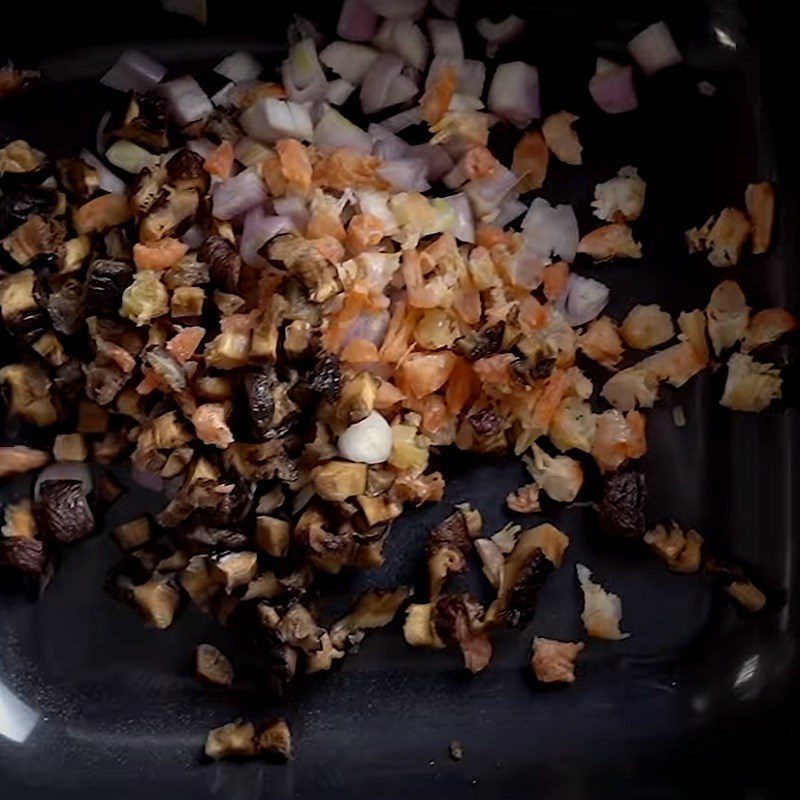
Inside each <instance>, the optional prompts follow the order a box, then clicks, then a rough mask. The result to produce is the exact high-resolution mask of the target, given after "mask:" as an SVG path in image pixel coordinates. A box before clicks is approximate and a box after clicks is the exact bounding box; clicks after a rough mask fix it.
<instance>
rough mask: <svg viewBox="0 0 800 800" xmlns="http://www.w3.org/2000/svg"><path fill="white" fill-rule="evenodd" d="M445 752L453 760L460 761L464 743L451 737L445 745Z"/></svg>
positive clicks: (462, 756) (462, 755)
mask: <svg viewBox="0 0 800 800" xmlns="http://www.w3.org/2000/svg"><path fill="white" fill-rule="evenodd" d="M447 752H448V754H449V756H450V758H452V759H453V761H461V759H462V758H464V743H463V742H460V741H459V740H458V739H453V740H452V741H451V742H450V744H449V745H448V747H447Z"/></svg>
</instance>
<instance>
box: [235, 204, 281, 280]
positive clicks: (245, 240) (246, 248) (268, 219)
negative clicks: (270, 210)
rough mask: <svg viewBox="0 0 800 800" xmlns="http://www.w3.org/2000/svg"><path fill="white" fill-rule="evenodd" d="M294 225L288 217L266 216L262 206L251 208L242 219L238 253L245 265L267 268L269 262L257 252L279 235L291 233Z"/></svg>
mask: <svg viewBox="0 0 800 800" xmlns="http://www.w3.org/2000/svg"><path fill="white" fill-rule="evenodd" d="M293 230H294V225H293V224H292V221H291V220H290V219H289V217H275V216H271V215H269V214H267V212H266V211H265V210H264V207H263V206H256V207H255V208H251V209H250V210H249V211H248V212H247V214H245V217H244V227H243V229H242V241H241V244H240V246H239V252H240V254H241V256H242V260H243V261H244V262H245V264H250V265H251V266H253V267H267V266H269V262H268V261H267V260H266V259H265V258H263V257H262V256H260V255H259V254H258V251H259V250H260V249H261V248H262V247H263V246H264V245H265V244H266V243H267V242H268V241H269V240H270V239H274V238H275V237H276V236H278V235H279V234H281V233H291V232H292V231H293Z"/></svg>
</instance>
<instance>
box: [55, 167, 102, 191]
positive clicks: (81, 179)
mask: <svg viewBox="0 0 800 800" xmlns="http://www.w3.org/2000/svg"><path fill="white" fill-rule="evenodd" d="M56 169H57V170H58V175H59V178H60V179H61V185H62V186H63V187H64V188H65V189H66V190H67V191H68V192H71V193H72V194H74V195H77V196H78V197H82V198H87V197H91V196H92V195H93V194H94V193H95V192H96V191H97V189H98V188H99V186H100V178H99V176H98V174H97V170H96V169H95V168H94V167H91V166H89V164H87V163H86V162H85V161H81V159H79V158H60V159H58V161H56Z"/></svg>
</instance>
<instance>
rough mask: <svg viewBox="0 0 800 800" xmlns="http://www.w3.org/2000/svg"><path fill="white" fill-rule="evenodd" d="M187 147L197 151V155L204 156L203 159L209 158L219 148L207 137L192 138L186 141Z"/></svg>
mask: <svg viewBox="0 0 800 800" xmlns="http://www.w3.org/2000/svg"><path fill="white" fill-rule="evenodd" d="M186 147H187V148H188V149H189V150H192V151H193V152H195V153H197V155H199V156H202V157H203V160H205V159H207V158H209V156H211V154H212V153H213V152H214V151H215V150H216V149H217V145H215V144H214V142H212V141H211V140H210V139H206V138H205V137H203V138H202V139H190V140H189V141H188V142H187V143H186Z"/></svg>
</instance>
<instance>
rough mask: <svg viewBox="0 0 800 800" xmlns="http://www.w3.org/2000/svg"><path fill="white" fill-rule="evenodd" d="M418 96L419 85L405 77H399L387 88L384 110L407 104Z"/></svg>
mask: <svg viewBox="0 0 800 800" xmlns="http://www.w3.org/2000/svg"><path fill="white" fill-rule="evenodd" d="M418 94H419V84H418V83H416V82H415V81H414V80H413V79H412V78H409V77H408V76H407V75H400V76H399V77H398V78H397V80H395V82H394V83H393V84H392V85H391V87H389V93H388V94H387V95H386V106H385V107H386V108H388V107H389V106H397V105H400V104H401V103H407V102H408V101H409V100H412V99H413V98H415V97H416V96H417V95H418Z"/></svg>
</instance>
